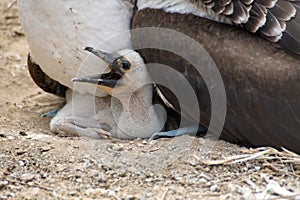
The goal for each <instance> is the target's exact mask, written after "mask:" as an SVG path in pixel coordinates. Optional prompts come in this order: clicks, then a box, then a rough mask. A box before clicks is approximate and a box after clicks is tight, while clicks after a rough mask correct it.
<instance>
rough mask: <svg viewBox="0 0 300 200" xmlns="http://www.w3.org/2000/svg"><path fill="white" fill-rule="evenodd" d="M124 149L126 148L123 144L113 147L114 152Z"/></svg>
mask: <svg viewBox="0 0 300 200" xmlns="http://www.w3.org/2000/svg"><path fill="white" fill-rule="evenodd" d="M123 149H124V146H123V145H122V144H115V145H112V147H111V150H113V151H122V150H123Z"/></svg>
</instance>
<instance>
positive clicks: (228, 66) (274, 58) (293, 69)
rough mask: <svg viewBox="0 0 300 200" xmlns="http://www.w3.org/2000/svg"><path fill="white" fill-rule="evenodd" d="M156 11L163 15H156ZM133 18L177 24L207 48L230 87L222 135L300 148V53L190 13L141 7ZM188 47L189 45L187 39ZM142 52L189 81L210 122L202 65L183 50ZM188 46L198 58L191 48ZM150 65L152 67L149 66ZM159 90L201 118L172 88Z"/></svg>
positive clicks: (136, 24) (138, 38)
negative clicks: (188, 58) (181, 52)
mask: <svg viewBox="0 0 300 200" xmlns="http://www.w3.org/2000/svg"><path fill="white" fill-rule="evenodd" d="M157 16H160V17H159V18H160V19H163V20H158V18H157ZM132 22H133V24H132V27H133V28H143V27H158V28H168V29H173V30H178V31H180V32H182V33H184V34H185V35H187V36H189V37H191V38H192V39H194V40H196V41H197V42H198V43H199V44H201V45H202V46H203V48H204V49H205V50H206V51H207V52H208V53H209V55H210V56H211V58H212V59H213V60H214V62H215V63H216V65H217V67H218V69H219V71H220V73H221V75H222V78H223V81H224V85H225V89H226V96H227V115H226V120H225V125H224V131H223V134H222V135H221V137H222V138H223V139H225V140H227V141H231V142H234V143H238V144H243V145H247V146H266V145H267V146H273V147H276V148H280V147H285V148H288V149H291V150H293V151H295V152H298V153H299V152H300V145H299V144H300V132H299V131H300V103H299V102H300V59H298V58H296V57H294V56H291V55H289V54H288V53H287V52H286V51H284V49H283V48H282V47H281V46H280V45H279V44H276V43H271V42H269V41H266V40H264V39H262V38H260V37H257V36H256V35H253V34H250V33H248V32H246V31H244V30H243V29H241V28H238V27H234V26H229V25H224V24H220V23H216V22H213V21H211V20H207V19H204V18H200V17H197V16H195V15H191V14H184V15H182V14H178V13H166V12H165V11H163V10H159V9H142V10H140V11H138V12H136V14H135V16H134V18H133V20H132ZM199 27H201V28H199ZM133 33H134V32H133ZM132 40H133V46H134V47H135V48H137V49H139V48H141V47H142V46H143V45H144V44H145V43H147V41H149V43H160V38H157V37H154V36H153V35H151V34H145V35H143V34H133V35H132ZM164 40H165V41H164V43H165V44H168V43H169V44H172V45H175V46H176V44H177V43H180V42H178V41H177V40H174V38H172V37H169V38H168V36H167V35H164ZM145 41H146V42H145ZM172 45H170V46H172ZM298 45H299V44H298ZM185 47H187V49H188V47H189V44H185ZM138 52H139V53H140V54H141V56H142V57H143V58H144V60H145V62H146V63H161V64H164V65H167V66H169V67H171V68H173V69H175V70H177V71H178V72H179V73H181V74H182V75H183V76H184V77H185V78H186V79H187V80H188V81H189V83H190V84H191V86H192V87H193V89H194V91H195V93H196V95H197V97H198V101H199V109H200V111H201V122H202V124H204V125H205V126H208V125H209V122H210V119H211V114H212V113H211V101H210V95H209V90H210V89H213V88H207V87H206V84H205V82H204V79H203V78H202V77H201V75H200V74H199V73H198V71H197V70H196V69H195V68H193V66H192V65H191V64H190V63H188V62H187V61H186V60H184V59H182V58H181V57H180V55H176V54H173V53H170V52H166V51H162V50H159V49H140V50H138ZM188 52H189V54H191V55H193V56H194V57H195V59H196V58H197V55H194V54H193V52H194V50H193V49H188ZM150 66H151V65H150ZM198 67H201V68H206V67H207V66H198ZM149 71H150V72H151V71H152V70H151V68H150V67H149ZM161 73H163V71H162V72H161ZM155 77H156V76H155V75H154V76H153V78H154V80H155ZM160 77H164V79H165V80H166V81H168V80H170V81H172V78H171V77H169V75H168V74H160ZM212 78H213V77H212ZM174 84H175V83H174ZM176 84H177V83H176ZM179 85H180V83H179ZM174 90H175V89H174ZM161 91H162V93H163V95H164V97H165V98H166V99H167V100H168V101H169V103H171V105H172V106H173V107H174V109H175V110H177V111H178V112H179V113H181V114H182V115H183V116H185V117H187V118H189V119H190V120H192V121H197V120H199V119H195V118H193V116H191V115H189V113H188V108H185V107H184V106H183V107H180V106H179V104H177V100H176V98H175V96H174V95H172V93H170V92H169V91H168V90H166V89H165V88H163V87H161Z"/></svg>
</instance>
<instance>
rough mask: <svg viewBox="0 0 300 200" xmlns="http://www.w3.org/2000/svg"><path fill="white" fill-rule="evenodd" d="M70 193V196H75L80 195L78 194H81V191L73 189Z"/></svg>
mask: <svg viewBox="0 0 300 200" xmlns="http://www.w3.org/2000/svg"><path fill="white" fill-rule="evenodd" d="M69 195H70V196H73V197H75V196H76V197H78V196H80V194H79V192H77V191H71V192H69Z"/></svg>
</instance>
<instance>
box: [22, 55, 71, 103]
mask: <svg viewBox="0 0 300 200" xmlns="http://www.w3.org/2000/svg"><path fill="white" fill-rule="evenodd" d="M27 66H28V70H29V74H30V76H31V78H32V79H33V81H34V82H35V83H36V84H37V85H38V86H39V87H40V88H41V89H42V90H44V91H45V92H48V93H51V94H55V95H57V96H60V97H65V93H66V90H67V87H66V86H64V85H62V84H60V83H59V82H57V81H55V80H53V79H51V78H50V77H49V76H48V75H47V74H45V73H44V72H43V71H42V69H41V68H40V66H39V65H38V64H36V63H35V62H34V61H33V59H32V57H31V56H30V54H28V56H27Z"/></svg>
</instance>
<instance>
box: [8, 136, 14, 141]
mask: <svg viewBox="0 0 300 200" xmlns="http://www.w3.org/2000/svg"><path fill="white" fill-rule="evenodd" d="M7 139H8V140H14V139H15V138H14V137H13V136H8V137H7Z"/></svg>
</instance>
